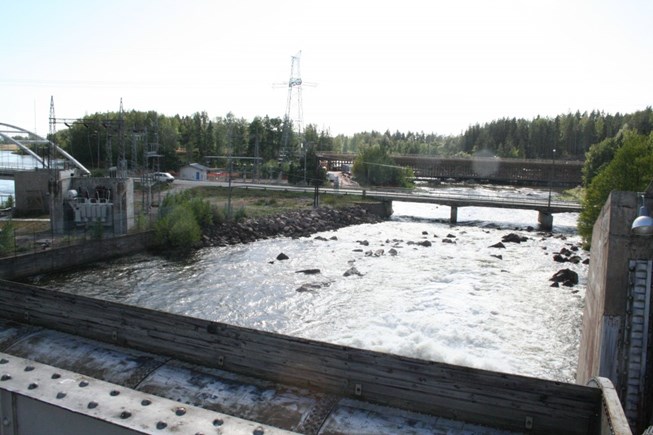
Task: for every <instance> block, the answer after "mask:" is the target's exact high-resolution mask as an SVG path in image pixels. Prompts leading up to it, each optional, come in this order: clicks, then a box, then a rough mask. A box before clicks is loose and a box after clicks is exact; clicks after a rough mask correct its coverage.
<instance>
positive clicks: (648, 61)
mask: <svg viewBox="0 0 653 435" xmlns="http://www.w3.org/2000/svg"><path fill="white" fill-rule="evenodd" d="M2 16H3V20H2V21H3V22H2V25H0V42H1V45H0V47H1V48H0V50H1V52H2V58H3V59H2V67H1V68H0V123H6V124H11V125H16V126H18V127H21V128H24V129H26V130H30V131H33V132H36V133H38V134H39V135H41V136H45V135H46V134H47V133H48V130H49V124H48V119H49V109H50V99H51V97H52V98H53V99H54V106H55V116H56V117H57V119H60V120H61V119H63V118H81V117H83V116H85V115H90V114H93V113H96V112H107V111H118V110H119V108H120V101H121V99H122V104H123V108H124V110H125V111H131V110H137V111H149V110H154V111H157V112H159V113H161V114H164V115H168V116H173V115H175V114H179V115H181V116H185V115H192V114H193V113H195V112H201V111H206V112H207V113H208V115H209V116H210V117H211V118H212V119H213V118H217V117H224V116H225V115H227V114H228V113H229V112H231V113H233V114H234V115H235V116H236V117H237V118H244V119H247V120H251V119H253V118H254V117H255V116H266V115H267V116H270V117H283V116H284V114H285V113H286V110H287V99H288V81H289V79H290V77H291V72H292V71H291V62H292V58H293V56H298V55H299V54H300V53H301V54H300V55H299V57H298V58H299V65H300V76H301V78H302V80H303V83H304V84H303V86H302V90H301V97H302V98H301V100H302V104H301V107H302V111H303V124H304V125H307V124H315V125H316V126H317V128H318V130H328V131H329V133H330V134H331V135H333V136H335V135H338V134H346V135H351V134H353V133H356V132H361V131H371V130H376V131H380V132H384V131H386V130H389V131H391V132H395V131H400V132H409V131H412V132H425V133H437V134H443V135H457V134H461V133H462V132H463V131H464V130H465V129H466V128H467V127H469V126H470V125H473V124H476V123H479V124H483V123H486V122H490V121H492V120H496V119H500V118H506V117H509V118H512V117H516V118H526V119H532V118H535V117H537V116H543V117H555V116H556V115H559V114H565V113H570V112H576V111H580V112H581V113H582V112H584V111H588V112H589V111H592V110H598V111H602V112H605V113H611V114H614V113H617V112H620V113H632V112H634V111H637V110H643V109H645V108H646V107H647V106H651V105H653V30H651V23H653V2H652V1H650V0H614V1H613V0H560V1H559V0H543V1H538V2H533V1H523V0H494V1H487V0H456V1H454V0H447V1H442V0H431V1H417V0H402V1H385V0H378V1H374V2H367V1H365V2H364V1H354V0H349V1H343V0H328V1H323V0H303V1H296V0H277V1H254V0H249V1H248V0H238V1H224V0H223V1H217V0H184V1H181V0H179V1H173V0H112V1H108V2H107V1H102V2H101V1H96V0H60V1H51V0H21V1H11V0H3V1H2ZM298 107H299V104H298V98H297V88H293V94H292V98H291V118H292V119H294V120H297V118H298V115H297V113H298ZM61 128H65V126H64V125H63V124H58V125H57V129H61Z"/></svg>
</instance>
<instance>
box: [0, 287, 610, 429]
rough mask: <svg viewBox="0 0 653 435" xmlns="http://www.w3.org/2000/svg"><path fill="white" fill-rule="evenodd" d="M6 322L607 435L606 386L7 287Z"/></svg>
mask: <svg viewBox="0 0 653 435" xmlns="http://www.w3.org/2000/svg"><path fill="white" fill-rule="evenodd" d="M0 318H3V319H7V320H14V321H17V322H23V323H29V324H32V325H37V326H43V327H47V328H50V329H56V330H59V331H63V332H66V333H70V334H75V335H78V336H82V337H86V338H91V339H94V340H99V341H103V342H107V343H112V344H116V345H121V346H125V347H129V348H133V349H138V350H142V351H147V352H152V353H156V354H160V355H165V356H171V357H174V358H176V359H178V360H181V361H186V362H190V363H195V364H200V365H204V366H207V367H214V368H220V369H223V370H227V371H231V372H234V373H238V374H242V375H246V376H252V377H256V378H260V379H265V380H267V381H272V382H276V383H280V384H285V385H292V386H298V387H302V388H309V389H314V390H317V391H320V392H325V393H329V394H333V395H337V396H339V397H349V398H353V399H358V400H364V401H369V402H372V403H376V404H381V405H387V406H391V407H397V408H402V409H407V410H411V411H417V412H421V413H426V414H429V415H435V416H441V417H445V418H451V419H455V420H459V421H465V422H469V423H474V424H480V425H486V426H490V427H494V428H497V429H502V430H510V431H515V432H525V433H534V434H551V433H556V434H594V433H600V432H601V418H602V414H603V415H604V414H605V412H603V411H602V408H603V406H605V402H604V401H603V396H602V392H601V389H600V388H595V387H589V386H582V385H576V384H566V383H561V382H553V381H547V380H542V379H536V378H529V377H524V376H517V375H511V374H505V373H497V372H492V371H487V370H479V369H473V368H468V367H461V366H456V365H450V364H444V363H439V362H433V361H424V360H419V359H414V358H409V357H403V356H397V355H390V354H384V353H379V352H373V351H368V350H361V349H355V348H350V347H346V346H340V345H334V344H328V343H322V342H318V341H313V340H306V339H302V338H296V337H288V336H284V335H280V334H275V333H270V332H262V331H257V330H253V329H248V328H242V327H237V326H231V325H227V324H223V323H218V322H212V321H208V320H202V319H197V318H192V317H186V316H181V315H176V314H171V313H166V312H160V311H155V310H150V309H145V308H140V307H134V306H128V305H124V304H120V303H116V302H110V301H104V300H98V299H93V298H89V297H84V296H79V295H73V294H67V293H61V292H57V291H55V290H50V289H45V288H40V287H35V286H31V285H25V284H18V283H14V282H9V281H0Z"/></svg>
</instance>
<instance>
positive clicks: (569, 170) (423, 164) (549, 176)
mask: <svg viewBox="0 0 653 435" xmlns="http://www.w3.org/2000/svg"><path fill="white" fill-rule="evenodd" d="M318 158H319V159H320V161H321V162H322V163H323V164H324V165H326V167H327V170H341V169H342V168H343V165H352V164H353V162H354V159H355V158H356V154H337V153H318ZM392 158H393V159H394V161H395V162H396V164H397V165H399V166H403V167H409V168H411V169H412V170H413V171H414V173H415V176H416V178H417V179H419V180H447V179H453V180H456V181H467V180H476V181H481V182H487V183H494V184H518V185H534V186H548V185H549V184H552V185H553V186H556V187H574V186H578V185H580V184H581V182H582V174H581V169H582V168H583V162H582V161H578V160H574V161H567V160H553V159H552V160H526V159H503V158H498V157H473V158H460V157H442V156H425V155H394V156H392Z"/></svg>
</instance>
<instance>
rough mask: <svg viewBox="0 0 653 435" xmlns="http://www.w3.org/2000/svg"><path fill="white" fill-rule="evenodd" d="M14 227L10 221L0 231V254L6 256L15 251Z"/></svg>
mask: <svg viewBox="0 0 653 435" xmlns="http://www.w3.org/2000/svg"><path fill="white" fill-rule="evenodd" d="M15 232H16V227H15V225H14V223H13V222H12V221H10V220H9V221H7V222H6V223H5V224H4V225H3V226H2V229H0V253H1V254H8V253H10V252H13V251H14V250H15V249H16V238H15V235H14V234H15Z"/></svg>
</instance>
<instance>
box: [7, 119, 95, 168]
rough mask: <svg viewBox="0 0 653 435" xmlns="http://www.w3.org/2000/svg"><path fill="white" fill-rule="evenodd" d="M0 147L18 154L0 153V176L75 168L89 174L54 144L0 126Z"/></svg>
mask: <svg viewBox="0 0 653 435" xmlns="http://www.w3.org/2000/svg"><path fill="white" fill-rule="evenodd" d="M0 144H2V146H5V147H6V148H7V150H11V151H18V153H0V175H2V176H4V177H11V176H13V174H14V173H15V172H18V171H30V170H34V169H35V168H38V169H66V168H70V167H75V168H77V169H79V170H80V171H81V172H82V173H83V174H84V175H89V174H90V173H91V172H90V171H89V170H88V169H86V167H84V165H82V164H81V163H80V162H79V161H77V160H76V159H75V158H74V157H73V156H72V155H70V154H69V153H67V152H66V151H65V150H63V149H62V148H60V147H59V146H58V145H56V144H55V143H54V142H52V141H50V140H48V139H46V138H43V137H41V136H39V135H37V134H36V133H33V132H31V131H29V130H25V129H24V128H20V127H16V126H14V125H10V124H5V123H2V122H0Z"/></svg>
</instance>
